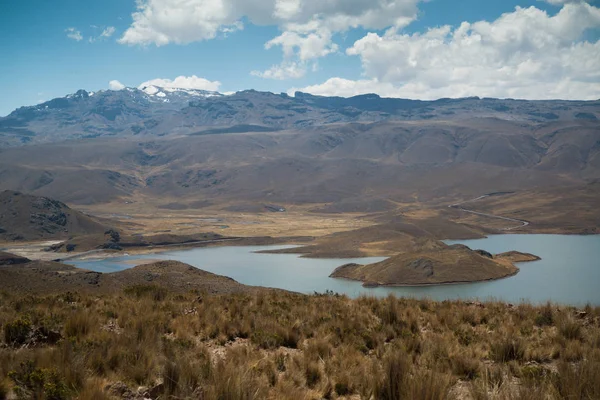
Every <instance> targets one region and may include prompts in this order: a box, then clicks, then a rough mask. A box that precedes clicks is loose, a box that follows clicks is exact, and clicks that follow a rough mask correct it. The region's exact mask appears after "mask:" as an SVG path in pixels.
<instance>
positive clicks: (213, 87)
mask: <svg viewBox="0 0 600 400" xmlns="http://www.w3.org/2000/svg"><path fill="white" fill-rule="evenodd" d="M147 86H159V87H162V88H165V89H198V90H208V91H213V92H218V91H219V87H221V82H219V81H209V80H208V79H204V78H199V77H197V76H196V75H192V76H178V77H177V78H175V79H173V80H171V79H161V78H158V79H152V80H149V81H146V82H143V83H141V84H140V85H139V86H138V87H139V88H140V89H143V88H144V87H147Z"/></svg>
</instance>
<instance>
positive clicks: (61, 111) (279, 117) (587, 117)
mask: <svg viewBox="0 0 600 400" xmlns="http://www.w3.org/2000/svg"><path fill="white" fill-rule="evenodd" d="M465 118H496V119H499V120H506V121H516V122H523V123H546V122H550V121H560V120H563V121H565V120H580V121H596V120H597V119H598V118H600V101H565V100H539V101H538V100H535V101H529V100H513V99H504V100H501V99H491V98H479V97H467V98H459V99H449V98H444V99H438V100H433V101H426V100H410V99H398V98H383V97H380V96H378V95H376V94H364V95H359V96H354V97H348V98H346V97H327V96H316V95H312V94H308V93H303V92H296V93H295V96H294V97H292V96H289V95H287V94H285V93H282V94H274V93H270V92H259V91H256V90H245V91H240V92H237V93H235V94H231V95H224V94H222V93H218V92H211V91H204V90H194V89H174V88H162V87H159V86H152V85H149V86H144V87H142V88H139V89H138V88H124V89H121V90H116V91H113V90H106V91H102V90H101V91H98V92H87V91H85V90H79V91H77V92H76V93H74V94H71V95H67V96H65V97H60V98H56V99H52V100H50V101H47V102H45V103H41V104H38V105H35V106H27V107H21V108H18V109H16V110H15V111H13V112H12V113H10V114H9V115H8V116H6V117H3V118H0V148H3V147H4V148H6V147H13V146H21V145H24V144H39V143H48V142H59V141H64V140H72V139H94V138H98V137H113V138H114V137H117V138H135V137H141V136H143V137H163V136H178V135H189V134H195V133H197V132H200V131H203V130H213V129H217V130H218V129H224V131H223V132H224V133H228V132H231V131H230V130H229V129H230V128H232V127H238V128H239V127H255V126H261V127H267V128H269V129H271V130H304V129H311V128H314V127H317V126H323V125H330V124H340V123H350V122H379V121H387V120H389V121H440V120H443V121H453V120H461V119H465ZM217 133H218V131H217Z"/></svg>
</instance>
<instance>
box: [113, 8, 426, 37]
mask: <svg viewBox="0 0 600 400" xmlns="http://www.w3.org/2000/svg"><path fill="white" fill-rule="evenodd" d="M419 1H420V0H329V1H322V0H186V1H181V0H138V2H137V11H136V12H134V13H133V14H132V19H133V22H132V24H131V26H130V27H129V29H127V30H126V31H125V33H124V35H123V36H122V38H121V39H120V41H121V43H123V44H130V45H137V44H142V45H147V44H155V45H157V46H162V45H165V44H168V43H180V44H181V43H190V42H195V41H200V40H206V39H212V38H214V37H215V36H216V35H217V34H218V33H219V30H220V29H221V28H222V27H227V26H232V25H235V24H236V23H239V21H240V20H241V19H242V18H244V17H245V18H247V19H248V20H249V21H250V22H252V23H254V24H257V25H277V26H279V27H281V28H282V29H283V30H292V31H299V29H298V28H300V27H303V28H304V29H307V27H311V28H310V30H311V31H312V30H315V28H317V27H320V28H326V29H328V30H329V31H331V32H340V31H344V30H346V29H349V28H353V27H358V26H362V27H364V28H369V29H383V28H385V27H388V26H404V25H406V23H407V21H410V20H412V19H414V18H415V16H416V13H417V7H416V6H417V4H418V3H419ZM305 33H306V32H305Z"/></svg>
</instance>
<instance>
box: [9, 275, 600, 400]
mask: <svg viewBox="0 0 600 400" xmlns="http://www.w3.org/2000/svg"><path fill="white" fill-rule="evenodd" d="M65 299H67V300H69V301H66V300H65ZM540 316H541V317H540ZM598 317H600V309H598V308H593V307H588V308H586V310H585V312H578V310H574V309H572V308H567V307H558V306H556V305H550V304H548V305H544V306H541V307H536V306H533V305H528V304H524V305H519V306H516V307H509V306H508V305H506V304H502V303H496V302H489V303H482V304H481V303H465V302H460V301H445V302H434V301H431V300H410V299H400V298H395V297H393V296H390V297H388V298H384V299H377V298H372V297H361V298H359V299H356V300H352V299H349V298H347V297H346V296H339V295H334V294H327V295H314V296H304V295H298V294H292V293H285V292H281V291H268V290H264V291H263V290H261V291H256V292H253V293H240V294H230V295H206V294H201V295H200V294H199V293H189V294H181V293H178V294H176V295H174V294H171V293H169V292H168V291H165V290H163V289H162V288H160V287H158V286H154V285H141V286H135V287H129V288H127V289H125V290H124V291H123V292H122V293H117V294H114V295H103V296H101V297H91V296H88V295H86V294H78V293H69V294H64V295H62V296H49V297H37V296H25V297H22V296H19V295H11V294H5V295H4V298H3V301H2V303H0V326H1V327H2V331H3V333H4V334H3V335H2V337H0V400H2V396H4V397H7V396H11V397H12V396H13V395H15V394H20V395H21V397H22V398H28V399H29V398H34V399H59V400H60V399H63V398H64V399H76V398H78V399H83V400H87V399H90V400H91V399H93V400H104V399H108V398H115V396H116V397H117V398H118V397H119V396H122V395H115V394H114V393H109V392H108V391H107V390H106V387H107V386H111V385H117V388H118V389H119V390H125V391H129V392H131V393H135V392H136V391H137V388H138V387H141V388H144V389H143V390H147V391H148V393H150V392H152V396H154V397H153V398H156V397H157V396H158V397H160V398H164V399H168V398H172V399H196V398H202V399H205V400H218V399H231V400H237V399H249V400H250V399H315V398H325V399H338V398H364V399H376V400H380V399H382V400H386V399H387V400H391V399H455V398H457V399H459V398H465V397H469V396H470V397H471V398H473V399H489V398H494V399H514V398H519V399H538V398H552V399H554V398H578V399H579V398H584V399H588V398H589V399H592V398H600V388H599V385H600V383H599V382H600V367H599V365H600V326H598V323H597V320H598ZM40 327H44V329H52V330H55V331H57V332H59V333H60V335H61V336H62V337H63V338H64V339H62V340H60V341H59V342H58V343H45V342H44V341H43V335H42V336H39V334H40V332H42V331H41V330H40ZM23 337H25V338H26V339H22V338H23ZM32 338H34V343H35V345H32V346H29V343H30V342H29V341H30V340H32ZM23 340H27V341H26V342H25V344H26V345H15V343H19V342H20V341H23ZM129 392H128V393H129ZM138 394H139V395H140V396H141V395H142V394H143V393H138Z"/></svg>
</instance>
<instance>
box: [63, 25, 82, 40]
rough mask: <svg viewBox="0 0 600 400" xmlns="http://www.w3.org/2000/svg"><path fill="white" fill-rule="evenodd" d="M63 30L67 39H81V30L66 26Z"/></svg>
mask: <svg viewBox="0 0 600 400" xmlns="http://www.w3.org/2000/svg"><path fill="white" fill-rule="evenodd" d="M65 32H67V37H68V38H69V39H73V40H76V41H78V42H79V41H81V40H83V36H81V32H79V31H78V30H77V29H75V28H67V29H65Z"/></svg>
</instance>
